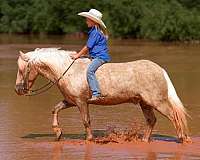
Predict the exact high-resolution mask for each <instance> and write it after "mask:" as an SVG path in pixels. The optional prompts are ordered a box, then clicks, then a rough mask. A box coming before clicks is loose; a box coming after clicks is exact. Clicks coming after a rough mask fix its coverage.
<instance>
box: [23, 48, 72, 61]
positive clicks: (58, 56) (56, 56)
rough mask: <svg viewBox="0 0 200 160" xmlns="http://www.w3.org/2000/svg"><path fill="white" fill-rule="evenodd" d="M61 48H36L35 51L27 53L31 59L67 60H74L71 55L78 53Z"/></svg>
mask: <svg viewBox="0 0 200 160" xmlns="http://www.w3.org/2000/svg"><path fill="white" fill-rule="evenodd" d="M59 49H60V48H36V49H35V50H34V51H30V52H28V53H27V55H28V56H29V58H30V59H29V60H30V61H33V62H34V61H35V62H36V61H37V62H38V61H43V60H44V61H47V60H48V61H51V60H53V61H58V60H59V61H60V63H61V62H63V61H66V60H72V59H71V57H70V55H71V54H74V53H76V52H75V51H65V50H59Z"/></svg>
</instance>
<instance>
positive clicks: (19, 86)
mask: <svg viewBox="0 0 200 160" xmlns="http://www.w3.org/2000/svg"><path fill="white" fill-rule="evenodd" d="M17 64H18V72H17V78H16V84H15V91H16V93H17V94H18V95H24V94H26V93H27V92H28V91H29V89H30V88H31V87H32V85H33V83H34V81H35V79H36V78H37V75H38V72H37V71H36V69H35V67H32V66H31V65H32V63H31V60H30V57H29V55H27V54H24V53H23V52H21V51H20V54H19V58H18V61H17Z"/></svg>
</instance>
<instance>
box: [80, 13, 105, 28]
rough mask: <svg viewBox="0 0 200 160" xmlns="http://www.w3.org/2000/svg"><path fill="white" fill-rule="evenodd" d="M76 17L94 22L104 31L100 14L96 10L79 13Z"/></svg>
mask: <svg viewBox="0 0 200 160" xmlns="http://www.w3.org/2000/svg"><path fill="white" fill-rule="evenodd" d="M78 15H79V16H83V17H87V18H89V19H91V20H93V21H94V22H96V23H98V24H99V25H100V26H101V27H103V28H104V29H106V25H105V24H104V23H103V21H102V20H101V18H102V13H101V12H99V11H98V10H96V9H90V10H89V12H81V13H78Z"/></svg>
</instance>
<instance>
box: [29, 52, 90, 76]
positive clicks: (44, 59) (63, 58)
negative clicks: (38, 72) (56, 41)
mask: <svg viewBox="0 0 200 160" xmlns="http://www.w3.org/2000/svg"><path fill="white" fill-rule="evenodd" d="M75 53H76V52H75V51H66V50H60V48H36V49H35V50H34V51H30V52H28V53H26V55H27V56H28V57H29V62H31V63H32V64H35V65H38V66H39V65H40V64H46V65H48V66H49V67H50V68H51V70H52V71H53V72H54V73H58V74H61V73H63V69H66V68H67V67H68V66H69V65H70V64H71V63H72V61H73V60H72V58H71V57H70V55H72V54H75ZM77 61H80V60H77ZM81 62H83V63H85V62H86V63H87V62H88V59H87V58H85V59H84V60H83V59H81Z"/></svg>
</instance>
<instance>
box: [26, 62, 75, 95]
mask: <svg viewBox="0 0 200 160" xmlns="http://www.w3.org/2000/svg"><path fill="white" fill-rule="evenodd" d="M74 62H75V60H73V61H72V63H71V64H70V65H69V66H68V68H67V69H66V70H65V71H64V72H63V74H62V75H61V76H60V77H59V78H58V79H57V80H56V81H55V82H52V81H50V80H49V82H48V83H46V84H44V85H43V86H41V87H39V88H37V89H34V90H30V89H29V84H28V82H29V74H30V71H31V65H30V63H28V65H27V68H26V70H25V78H24V90H26V91H28V93H26V94H24V95H25V96H36V95H39V94H41V93H44V92H46V91H48V90H49V89H50V88H51V87H53V86H54V85H55V84H57V83H58V82H59V81H60V80H61V79H62V78H63V76H64V75H65V74H66V73H67V71H68V70H69V69H70V68H71V66H72V65H73V64H74Z"/></svg>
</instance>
